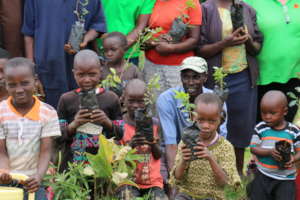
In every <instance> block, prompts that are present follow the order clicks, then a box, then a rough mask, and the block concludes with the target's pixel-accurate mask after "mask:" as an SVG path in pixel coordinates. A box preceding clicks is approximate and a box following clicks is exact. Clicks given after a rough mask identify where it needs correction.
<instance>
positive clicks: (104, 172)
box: [84, 135, 142, 198]
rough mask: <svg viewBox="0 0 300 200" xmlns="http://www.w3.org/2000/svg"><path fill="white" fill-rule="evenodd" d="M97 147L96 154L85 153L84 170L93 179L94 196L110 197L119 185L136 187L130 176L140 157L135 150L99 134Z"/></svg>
mask: <svg viewBox="0 0 300 200" xmlns="http://www.w3.org/2000/svg"><path fill="white" fill-rule="evenodd" d="M99 146H100V147H101V148H99V150H98V153H97V154H96V155H92V154H89V153H87V158H88V162H89V165H87V166H86V168H85V170H84V172H85V174H86V175H89V176H92V177H93V179H94V186H95V188H94V191H95V193H94V197H96V198H97V197H101V198H104V197H111V196H113V195H114V192H115V190H116V188H118V187H119V186H121V185H124V184H126V185H132V186H135V187H138V186H137V185H136V184H135V183H134V182H133V181H132V177H133V174H134V171H135V168H136V161H141V160H142V157H141V156H140V155H137V154H135V152H136V150H135V149H132V148H131V147H130V146H119V145H117V144H115V142H114V141H113V139H110V140H108V139H106V138H105V136H103V135H99Z"/></svg>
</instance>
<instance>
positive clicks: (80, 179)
mask: <svg viewBox="0 0 300 200" xmlns="http://www.w3.org/2000/svg"><path fill="white" fill-rule="evenodd" d="M68 166H69V170H68V171H64V172H63V173H58V172H56V173H54V174H51V175H46V177H45V178H44V184H45V185H46V186H50V187H51V188H52V191H53V193H54V200H60V199H64V200H82V199H85V200H87V199H90V196H89V194H90V189H89V185H88V176H87V175H85V174H84V172H83V171H84V164H80V163H68ZM51 167H52V168H54V169H55V170H56V171H58V169H59V166H58V167H55V166H53V165H52V166H51Z"/></svg>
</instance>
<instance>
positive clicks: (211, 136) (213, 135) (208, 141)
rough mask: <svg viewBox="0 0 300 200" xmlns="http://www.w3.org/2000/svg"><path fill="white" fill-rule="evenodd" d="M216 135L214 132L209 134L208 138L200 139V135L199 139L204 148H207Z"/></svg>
mask: <svg viewBox="0 0 300 200" xmlns="http://www.w3.org/2000/svg"><path fill="white" fill-rule="evenodd" d="M216 135H217V132H215V133H214V134H211V135H210V136H209V137H208V138H202V137H201V134H200V139H201V141H202V142H203V143H204V144H205V145H206V146H209V145H210V144H211V143H212V142H213V140H214V139H215V137H216Z"/></svg>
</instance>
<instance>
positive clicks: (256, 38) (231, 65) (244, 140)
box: [198, 0, 262, 174]
mask: <svg viewBox="0 0 300 200" xmlns="http://www.w3.org/2000/svg"><path fill="white" fill-rule="evenodd" d="M240 5H241V6H242V8H243V17H244V26H243V27H239V28H237V29H235V30H234V29H233V27H234V25H235V23H232V19H231V12H230V8H231V6H232V1H231V0H208V1H206V2H205V3H203V4H202V11H203V26H201V31H200V32H201V35H200V44H199V47H198V51H199V55H200V56H203V57H204V58H206V59H207V63H208V68H209V73H208V74H209V77H208V82H207V86H208V87H213V85H214V81H213V77H212V74H213V66H217V67H222V69H223V71H224V72H226V73H228V76H227V77H226V78H225V82H226V85H227V87H228V89H229V95H228V99H227V101H226V103H227V106H228V125H227V128H228V136H227V139H228V140H229V141H230V142H231V143H232V144H233V146H234V147H235V154H236V164H237V169H238V172H239V174H242V173H243V164H244V150H245V148H246V147H247V146H248V145H249V144H250V140H251V136H252V134H253V128H254V126H255V123H256V107H257V87H256V80H257V75H258V65H257V61H256V58H255V56H256V55H257V54H258V52H259V51H260V47H261V43H262V35H261V33H260V31H259V30H258V27H257V24H256V14H255V10H254V9H253V8H252V7H250V6H249V5H248V4H246V3H244V2H240Z"/></svg>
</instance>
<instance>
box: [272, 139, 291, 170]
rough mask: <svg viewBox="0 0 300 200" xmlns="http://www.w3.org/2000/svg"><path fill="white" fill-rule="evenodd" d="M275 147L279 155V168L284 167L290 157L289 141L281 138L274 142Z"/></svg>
mask: <svg viewBox="0 0 300 200" xmlns="http://www.w3.org/2000/svg"><path fill="white" fill-rule="evenodd" d="M275 149H276V151H278V152H279V154H280V156H281V161H277V163H278V166H279V169H281V170H282V169H285V166H284V165H285V164H286V163H287V162H289V161H290V159H291V152H292V146H291V144H290V143H289V142H287V141H285V140H281V141H278V142H276V143H275Z"/></svg>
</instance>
